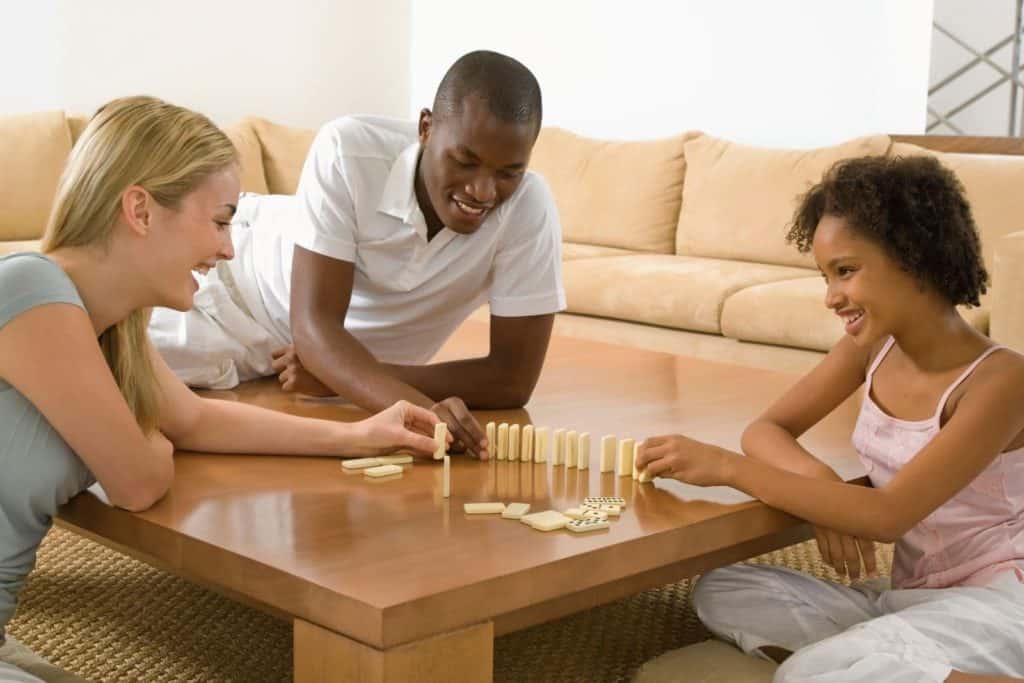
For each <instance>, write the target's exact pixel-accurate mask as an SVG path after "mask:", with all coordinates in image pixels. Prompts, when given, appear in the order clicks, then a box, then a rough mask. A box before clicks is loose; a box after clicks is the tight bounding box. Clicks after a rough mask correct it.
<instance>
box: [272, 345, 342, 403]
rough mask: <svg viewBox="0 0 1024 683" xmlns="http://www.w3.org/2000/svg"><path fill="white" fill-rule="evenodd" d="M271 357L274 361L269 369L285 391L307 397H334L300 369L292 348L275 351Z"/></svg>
mask: <svg viewBox="0 0 1024 683" xmlns="http://www.w3.org/2000/svg"><path fill="white" fill-rule="evenodd" d="M271 356H272V357H273V359H274V360H273V362H272V363H271V367H273V368H274V372H276V373H277V381H278V382H280V383H281V388H282V389H284V390H285V391H294V392H296V393H299V394H306V395H307V396H334V392H333V391H331V390H330V388H328V387H327V386H326V385H325V384H324V383H323V382H321V381H320V380H318V379H317V378H316V377H314V376H313V375H312V374H310V372H309V371H308V370H306V368H304V367H302V361H300V360H299V357H298V355H296V353H295V347H294V346H284V347H282V348H280V349H275V350H274V351H273V353H272V354H271Z"/></svg>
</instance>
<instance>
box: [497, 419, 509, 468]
mask: <svg viewBox="0 0 1024 683" xmlns="http://www.w3.org/2000/svg"><path fill="white" fill-rule="evenodd" d="M507 459H508V423H507V422H502V423H501V424H500V425H498V460H507Z"/></svg>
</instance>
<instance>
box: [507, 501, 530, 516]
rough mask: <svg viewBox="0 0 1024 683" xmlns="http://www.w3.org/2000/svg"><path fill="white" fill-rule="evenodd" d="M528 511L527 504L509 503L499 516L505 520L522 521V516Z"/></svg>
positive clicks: (528, 505)
mask: <svg viewBox="0 0 1024 683" xmlns="http://www.w3.org/2000/svg"><path fill="white" fill-rule="evenodd" d="M529 511H530V504H529V503H509V504H508V505H506V506H505V511H504V512H502V513H501V516H502V517H504V518H505V519H522V518H523V515H525V514H526V513H528V512H529Z"/></svg>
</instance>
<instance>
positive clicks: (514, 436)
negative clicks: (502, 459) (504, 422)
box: [508, 425, 519, 461]
mask: <svg viewBox="0 0 1024 683" xmlns="http://www.w3.org/2000/svg"><path fill="white" fill-rule="evenodd" d="M518 455H519V425H509V426H508V459H509V460H513V461H515V460H518V459H519V458H517V457H516V456H518Z"/></svg>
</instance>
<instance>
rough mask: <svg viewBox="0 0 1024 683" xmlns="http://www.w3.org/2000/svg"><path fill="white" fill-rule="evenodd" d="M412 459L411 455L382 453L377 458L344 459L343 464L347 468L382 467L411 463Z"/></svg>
mask: <svg viewBox="0 0 1024 683" xmlns="http://www.w3.org/2000/svg"><path fill="white" fill-rule="evenodd" d="M412 461H413V457H412V456H411V455H381V456H379V457H376V458H356V459H354V460H342V461H341V466H342V467H344V468H345V469H346V470H365V469H366V468H368V467H380V466H381V465H409V464H412Z"/></svg>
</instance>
